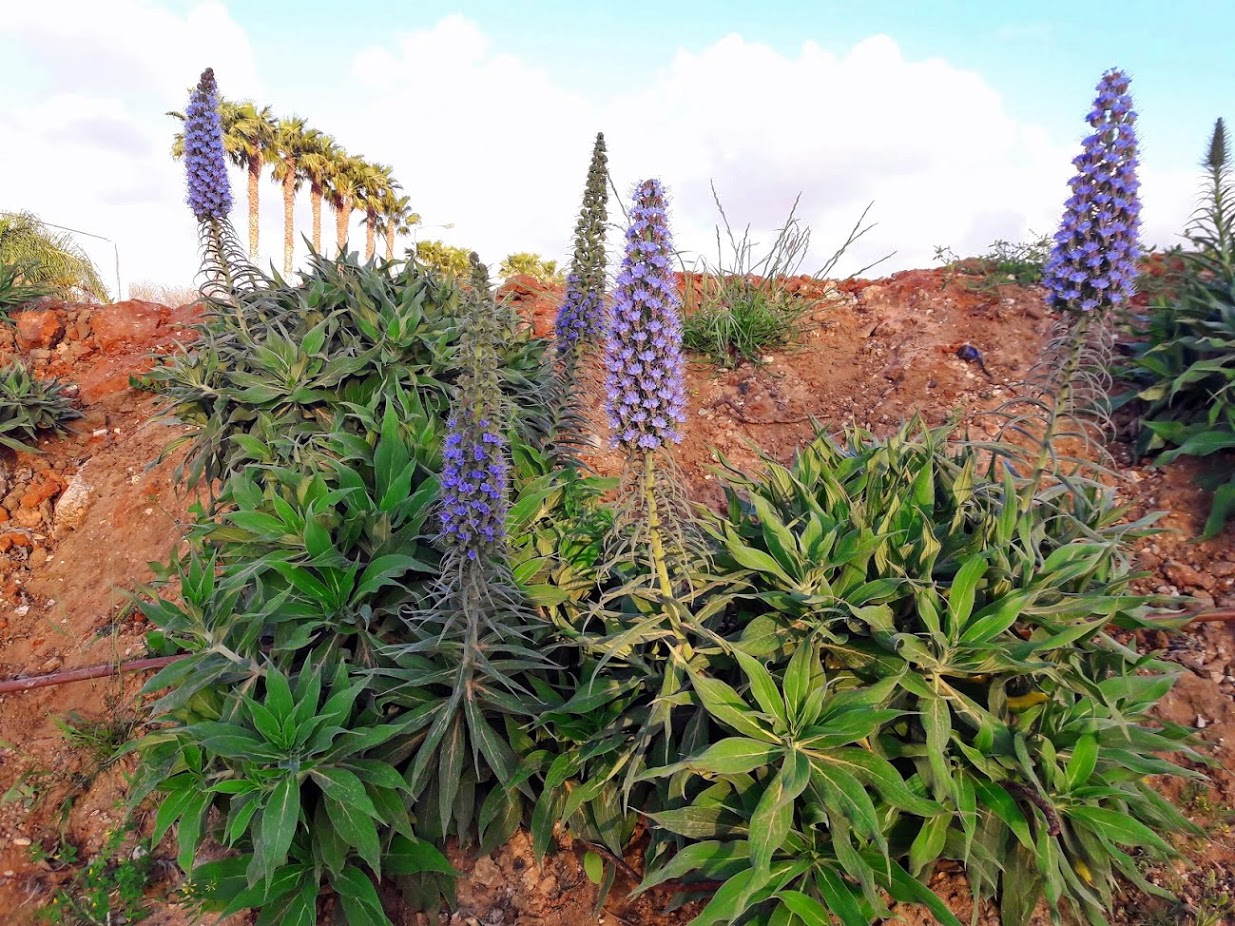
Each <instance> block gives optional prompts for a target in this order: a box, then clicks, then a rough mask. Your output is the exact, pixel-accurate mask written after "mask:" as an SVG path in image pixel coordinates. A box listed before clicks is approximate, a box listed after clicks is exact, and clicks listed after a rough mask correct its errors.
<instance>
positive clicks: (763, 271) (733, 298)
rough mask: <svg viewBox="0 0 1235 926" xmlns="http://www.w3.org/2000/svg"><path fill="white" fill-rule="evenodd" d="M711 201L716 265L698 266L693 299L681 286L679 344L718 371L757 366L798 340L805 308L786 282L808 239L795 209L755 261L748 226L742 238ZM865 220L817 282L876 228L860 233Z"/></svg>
mask: <svg viewBox="0 0 1235 926" xmlns="http://www.w3.org/2000/svg"><path fill="white" fill-rule="evenodd" d="M712 197H713V199H714V200H715V202H716V209H717V211H718V212H719V213H720V219H721V224H720V225H719V226H717V228H716V249H717V258H716V262H715V264H712V263H710V262H709V261H707V260H702V261H701V262H700V267H699V269H700V273H699V286H700V288H699V290H698V291H696V290H695V289H694V288H693V287H692V286H691V285H690V282H689V277H687V278H686V279H687V283H686V291H685V294H684V295H685V298H684V303H685V313H684V316H685V317H684V318H683V322H682V343H683V345H684V346H685V347H686V349H687V350H690V351H693V352H695V353H698V354H702V355H704V356H705V357H707V358H708V359H709V360H710V361H712V362H713V363H716V364H718V365H720V366H724V367H736V366H739V365H741V364H742V363H757V362H758V361H759V360H760V359H761V358H762V357H763V356H764V355H765V354H767V353H768V352H770V351H774V350H779V349H782V348H785V347H787V346H789V345H791V344H793V343H794V342H795V341H796V340H797V338H798V336H799V334H800V332H801V321H802V318H803V316H804V315H806V314H807V312H808V311H809V310H810V303H809V301H807V300H804V299H802V298H801V297H799V296H797V295H796V294H795V293H793V292H791V291H790V290H789V288H788V282H789V280H790V279H791V278H793V277H795V276H798V275H800V274H801V270H802V265H803V263H804V261H805V259H806V255H807V252H808V251H809V250H810V237H811V232H810V229H809V228H808V227H806V226H805V225H803V224H802V223H801V221H800V220H799V219H798V218H797V215H796V213H797V202H796V201H795V202H794V204H793V208H792V209H791V210H790V211H789V216H788V218H786V219H785V224H784V225H783V226H781V228H779V229H777V231H776V236H775V238H774V239H773V240H772V243H771V245H770V246H769V247H768V249H767V251H766V253H764V254H762V255H759V254H758V253H756V248H757V246H758V245H757V243H756V242H754V241H751V237H750V226H749V225H748V226H747V227H746V228H745V229H744V230H743V231H742V235H741V237H740V238H739V237H738V236H737V235H736V234H735V233H734V230H733V227H732V225H730V223H729V216H728V215H727V214H726V213H725V209H724V206H722V205H721V202H720V197H719V195H718V194H717V193H716V189H715V187H713V189H712ZM867 211H869V207H868V210H867ZM865 220H866V211H864V212H863V213H862V216H861V218H859V219H858V222H857V223H856V224H855V225H854V227H853V229H852V230H851V231H850V233H849V236H848V238H847V239H846V240H845V242H844V244H842V245H841V246H840V247H839V248H838V249H837V250H836V253H834V254H833V255H832V257H831V258H829V260H828V261H827V263H826V264H825V265H824V266H823V267H822V268H821V269H819V270H818V271H817V272H815V273H814V274H812V275H813V276H814V277H815V278H817V279H820V280H823V279H826V278H827V276H828V274H829V273H831V271H832V269H833V268H834V267H835V266H836V264H837V262H838V261H839V260H840V259H841V257H842V256H843V255H844V253H845V251H846V250H848V248H849V247H850V246H851V245H852V244H853V243H854V242H856V241H857V240H858V239H859V238H861V237H862V236H863V235H864V234H866V232H868V231H869V230H870V229H871V228H872V227H873V226H870V225H867V226H864V225H863V224H862V223H863V222H864V221H865ZM722 227H723V232H722ZM726 246H727V253H726ZM885 259H886V258H885ZM876 263H878V261H877V262H876ZM871 266H873V265H871ZM867 269H869V267H864V268H863V270H862V271H858V273H861V272H863V271H864V270H867Z"/></svg>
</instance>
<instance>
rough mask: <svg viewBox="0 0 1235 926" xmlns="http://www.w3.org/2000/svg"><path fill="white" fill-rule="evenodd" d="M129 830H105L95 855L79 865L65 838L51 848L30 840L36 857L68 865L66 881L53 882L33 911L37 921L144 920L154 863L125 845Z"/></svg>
mask: <svg viewBox="0 0 1235 926" xmlns="http://www.w3.org/2000/svg"><path fill="white" fill-rule="evenodd" d="M131 834H132V825H131V824H126V825H125V826H123V827H121V828H119V829H116V830H113V831H112V832H110V833H108V834H107V839H106V841H105V842H104V844H103V846H102V848H101V849H100V850H99V852H98V854H96V855H95V856H94V857H93V858H91V859H90V861H89V862H87V863H86V864H85V865H81V864H80V862H79V858H78V850H77V847H76V846H74V845H73V844H72V843H70V842H68V841H67V840H61V841H60V843H59V844H58V845H57V846H56V848H55V850H53V851H52V852H46V851H44V850H43V849H42V847H41V846H38V844H37V843H36V845H35V846H34V847H32V849H34V850H35V851H34V852H32V855H34V856H35V860H36V861H46V862H47V863H48V864H50V865H52V866H53V867H68V868H73V869H74V871H73V874H72V877H71V878H70V879H69V881H68V883H67V884H65V885H62V886H60V887H57V888H56V890H55V892H54V893H53V894H52V898H51V900H50V901H49V902H48V903H47V904H46V905H45V906H44V907H43V908H42V909H40V910H39V911H38V913H37V914H36V919H37V921H38V922H40V923H47V924H55V926H115V924H120V923H138V922H140V921H141V920H143V919H145V918H146V916H148V915H149V911H148V910H147V908H146V902H145V897H146V893H147V891H148V889H149V886H150V882H151V876H152V874H153V869H154V865H153V859H152V857H151V856H150V855H149V853H146V852H144V851H141V850H140V849H138V850H132V849H129V848H128V844H129V843H130V842H131V840H130V838H129V837H130V836H131Z"/></svg>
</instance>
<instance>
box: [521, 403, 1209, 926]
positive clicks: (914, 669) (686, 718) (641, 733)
mask: <svg viewBox="0 0 1235 926" xmlns="http://www.w3.org/2000/svg"><path fill="white" fill-rule="evenodd" d="M848 444H849V447H850V449H849V450H847V451H846V450H842V449H841V448H840V447H839V446H838V445H837V444H835V443H833V442H832V441H831V440H830V439H828V438H827V437H825V436H820V437H819V438H817V439H816V440H815V441H814V443H812V444H810V445H809V446H807V447H806V448H804V449H803V450H802V451H801V452H800V453H799V455H798V457H797V458H796V460H795V462H794V463H793V465H792V466H790V467H783V466H780V465H778V464H776V463H775V462H774V461H772V460H770V459H769V460H765V461H763V472H764V475H762V476H759V477H752V476H746V475H743V474H741V473H737V472H732V471H731V472H732V475H731V488H730V491H729V506H728V511H727V513H725V514H724V515H723V516H721V517H717V518H715V519H713V520H712V521H711V522H710V532H711V534H712V536H713V537H714V539H715V550H714V553H713V560H712V563H711V565H710V566H709V567H707V569H706V570H705V571H704V572H703V573H702V574H700V576H698V578H697V582H696V591H695V592H694V594H693V597H690V598H689V599H688V600H686V601H683V602H682V603H681V605H680V606H678V605H677V604H676V603H675V602H671V601H670V602H666V601H664V600H661V601H659V602H657V601H653V600H635V601H631V600H624V601H623V607H622V608H621V610H620V611H617V612H609V611H602V612H600V613H599V614H597V612H595V611H587V610H584V611H578V612H575V613H576V614H577V617H576V618H575V620H574V621H572V622H570V623H569V626H572V627H576V626H577V627H578V628H579V633H578V634H576V635H575V636H574V639H576V640H578V641H579V642H580V644H581V645H582V647H583V652H584V654H585V655H584V661H583V663H582V665H581V667H580V672H581V675H580V680H579V683H578V686H577V688H578V693H577V695H576V696H575V697H574V698H573V699H572V701H573V702H575V703H567V704H565V705H563V706H562V707H561V708H558V709H556V710H555V711H552V712H549V713H546V714H545V715H544V717H543V719H542V722H543V723H544V724H546V725H549V726H550V727H551V729H553V730H554V731H555V738H556V739H557V740H558V742H559V743H561V744H562V745H563V746H567V745H568V744H571V743H576V744H577V745H574V746H570V748H569V749H568V750H567V751H566V752H564V753H563V754H562V755H560V756H559V757H558V759H556V760H555V761H554V763H553V767H552V769H551V770H550V773H549V778H548V779H546V781H547V783H548V784H550V785H551V788H552V790H551V791H549V790H547V791H546V792H545V796H544V797H542V804H544V805H546V809H545V810H544V813H543V814H540V813H539V811H540V808H539V807H538V813H537V814H534V815H533V820H532V828H533V839H534V843H535V844H537V845H538V846H545V845H548V838H549V837H548V832H547V827H548V825H550V824H551V822H552V821H553V820H556V819H559V818H560V819H562V820H563V821H564V822H566V823H567V825H568V826H569V827H571V828H572V829H576V830H577V831H578V834H579V835H581V836H583V837H585V838H589V837H590V838H592V839H595V840H597V841H601V840H603V842H604V843H605V844H606V845H610V846H611V845H612V844H613V843H615V842H617V843H620V842H621V840H622V839H623V838H624V836H625V835H626V832H627V830H626V829H624V828H623V827H626V826H629V824H630V822H631V818H630V817H629V816H626V815H623V814H621V813H615V810H616V808H619V807H622V806H629V807H632V808H636V809H637V810H638V811H639V813H640V814H643V815H645V816H646V817H647V818H648V819H649V820H650V821H651V823H652V827H651V832H650V843H649V845H648V848H647V850H646V855H645V864H646V869H645V870H646V875H645V880H644V882H643V884H642V885H641V888H640V890H648V889H650V888H652V887H654V886H656V885H659V884H663V883H664V882H666V881H674V882H677V885H678V888H679V890H681V891H685V892H689V890H690V885H691V883H692V881H698V882H706V883H712V884H714V883H715V882H717V881H721V882H724V883H723V886H721V887H720V888H719V889H718V890H717V891H716V892H715V894H714V895H713V896H712V897H711V900H710V901H709V903H708V905H707V907H706V908H705V909H704V911H703V913H702V914H701V915H700V916H699V918H698V919H696V920H695V921H694V922H695V923H696V924H700V923H703V924H711V923H716V924H719V923H734V922H742V923H760V924H778V923H785V922H793V917H794V916H797V917H800V918H802V919H803V920H805V921H806V922H821V923H822V922H827V921H828V916H829V915H831V916H834V917H836V918H838V919H839V920H840V921H841V922H844V923H853V924H865V923H868V922H873V921H875V920H876V919H877V918H878V917H881V916H886V915H887V911H886V908H885V907H884V892H886V894H887V895H888V896H890V897H892V898H893V899H896V900H912V901H915V902H920V903H924V904H926V905H927V906H929V907H930V909H931V910H932V912H933V913H934V914H935V916H936V917H937V918H938V919H939V920H940V921H941V922H945V923H956V919H955V917H954V916H953V915H952V914H951V913H949V912H948V910H947V909H946V908H945V907H944V906H943V904H942V902H941V901H940V900H939V899H938V898H936V897H934V895H933V894H931V893H930V891H929V890H927V889H926V888H925V887H924V886H923V884H922V881H921V880H920V879H922V878H924V877H925V876H926V875H927V874H928V873H929V872H930V870H931V868H932V867H933V866H934V865H935V864H936V862H937V861H938V860H940V859H954V860H957V861H960V862H961V863H962V864H963V865H964V867H965V870H966V871H967V873H968V875H969V878H970V881H971V885H972V887H973V891H974V894H975V895H976V896H977V897H978V898H979V899H980V900H986V899H991V898H997V899H998V900H999V903H1000V906H1001V910H1002V916H1003V922H1004V923H1007V924H1010V926H1017V924H1024V923H1027V922H1028V921H1029V917H1030V914H1031V913H1032V911H1033V909H1034V907H1035V906H1036V904H1037V903H1038V901H1039V900H1040V899H1043V898H1044V899H1045V900H1046V901H1047V902H1048V903H1049V904H1050V905H1051V906H1053V907H1058V908H1061V909H1067V910H1070V911H1071V912H1072V913H1073V914H1075V915H1076V916H1078V917H1079V918H1082V919H1085V920H1087V921H1090V922H1099V921H1101V917H1102V910H1103V909H1104V908H1106V909H1109V907H1110V904H1111V902H1112V899H1113V892H1114V890H1115V888H1116V885H1117V883H1118V880H1117V879H1121V878H1122V879H1128V880H1130V881H1132V882H1133V883H1135V884H1137V885H1138V886H1141V887H1142V888H1143V889H1146V890H1151V891H1155V892H1157V891H1158V889H1156V888H1154V887H1153V886H1152V885H1148V884H1147V883H1146V882H1145V881H1144V879H1143V878H1142V877H1141V875H1140V872H1139V870H1138V867H1137V861H1136V859H1134V858H1133V856H1132V854H1131V853H1132V851H1133V850H1135V851H1137V852H1138V853H1142V854H1144V853H1148V854H1149V855H1151V856H1155V857H1159V856H1165V855H1168V854H1169V853H1170V851H1171V850H1170V846H1169V845H1168V844H1167V843H1166V842H1165V841H1164V839H1163V838H1162V836H1161V835H1160V834H1165V833H1169V832H1171V831H1178V830H1185V829H1188V824H1187V823H1186V822H1185V821H1184V819H1183V818H1182V816H1181V815H1180V814H1179V813H1178V812H1177V811H1176V810H1175V809H1174V808H1172V807H1171V806H1170V804H1169V803H1167V802H1166V801H1165V800H1163V799H1162V798H1161V797H1159V796H1158V794H1157V793H1156V791H1155V790H1154V789H1153V788H1152V787H1151V786H1150V785H1149V784H1148V783H1147V782H1146V780H1145V778H1146V776H1148V775H1157V774H1176V775H1185V776H1186V775H1190V774H1192V773H1189V772H1186V771H1184V770H1182V769H1180V768H1178V767H1176V766H1174V765H1172V764H1170V763H1169V762H1167V761H1165V760H1164V759H1163V758H1161V757H1160V756H1161V755H1162V754H1167V753H1171V752H1178V751H1180V750H1184V751H1185V753H1186V754H1188V755H1189V756H1191V757H1192V758H1196V756H1195V754H1194V753H1191V752H1190V751H1188V750H1187V747H1186V745H1185V743H1186V735H1187V734H1186V731H1184V730H1182V729H1179V728H1176V727H1173V726H1170V725H1166V726H1161V725H1158V724H1157V723H1150V722H1149V718H1148V712H1149V711H1150V709H1151V708H1152V706H1153V704H1154V703H1156V701H1157V700H1158V699H1159V698H1161V697H1162V695H1163V694H1165V692H1166V691H1167V690H1168V689H1169V687H1170V685H1171V680H1172V676H1171V675H1170V674H1169V672H1170V671H1171V670H1170V669H1169V667H1168V666H1167V665H1165V664H1162V663H1158V662H1155V661H1154V660H1153V659H1151V658H1148V657H1140V656H1138V655H1136V654H1135V653H1133V652H1131V651H1130V650H1127V649H1125V648H1123V647H1121V646H1119V645H1118V644H1116V643H1115V641H1114V640H1113V639H1112V638H1111V637H1110V635H1109V634H1108V633H1107V630H1106V628H1107V627H1108V625H1111V624H1114V625H1116V626H1121V627H1139V626H1146V622H1145V615H1146V612H1147V610H1148V606H1149V605H1150V603H1151V602H1150V601H1149V600H1148V599H1144V598H1140V597H1138V596H1136V595H1133V594H1131V592H1130V590H1129V582H1130V580H1131V578H1132V575H1131V573H1129V571H1128V569H1127V566H1126V564H1125V559H1124V557H1122V556H1121V555H1120V545H1121V541H1122V538H1123V537H1125V536H1127V534H1126V528H1124V527H1123V526H1118V527H1117V526H1114V521H1115V520H1116V518H1115V514H1116V513H1114V512H1112V511H1110V510H1109V506H1108V508H1107V509H1102V511H1101V512H1100V513H1099V514H1096V515H1095V520H1094V523H1093V526H1092V529H1091V531H1090V533H1089V534H1087V535H1084V536H1079V537H1078V536H1076V535H1075V532H1074V530H1073V525H1072V523H1071V522H1070V521H1067V520H1064V519H1059V518H1057V517H1055V516H1054V515H1053V512H1052V509H1051V508H1050V507H1048V506H1031V507H1029V508H1028V509H1025V508H1023V507H1022V506H1021V505H1020V503H1019V486H1018V485H1017V484H1016V483H1015V482H1013V481H1012V478H1011V476H1010V475H1009V476H1008V477H1007V478H1006V479H1004V480H1002V481H990V480H988V479H986V478H985V477H984V476H983V475H982V473H981V469H980V465H979V463H980V458H981V454H980V452H979V450H978V449H977V448H975V447H974V446H972V445H969V444H965V443H960V444H949V443H948V442H947V441H946V440H945V436H944V433H943V432H932V431H925V430H920V429H918V428H917V427H916V426H913V425H910V426H908V427H906V429H905V430H903V431H902V432H900V433H899V434H897V435H894V436H893V437H891V438H889V439H887V440H875V439H873V438H871V437H870V436H869V435H865V434H860V433H858V434H853V435H850V437H849V440H848ZM1137 529H1139V528H1138V527H1137V526H1134V527H1133V530H1134V531H1135V530H1137ZM598 622H599V623H598ZM602 631H606V632H602ZM623 731H625V732H623ZM565 795H570V797H569V798H567V797H565ZM623 801H625V803H623ZM538 821H539V826H538ZM598 836H599V839H597V837H598Z"/></svg>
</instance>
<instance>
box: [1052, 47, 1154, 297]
mask: <svg viewBox="0 0 1235 926" xmlns="http://www.w3.org/2000/svg"><path fill="white" fill-rule="evenodd" d="M1128 84H1129V80H1128V76H1127V75H1126V74H1124V73H1123V72H1122V71H1118V70H1110V71H1107V72H1106V73H1105V74H1103V75H1102V80H1101V81H1100V82H1099V83H1098V97H1097V99H1096V100H1094V106H1093V110H1092V112H1090V114H1089V125H1090V126H1091V128H1092V129H1093V131H1092V133H1091V134H1090V135H1089V137H1088V138H1086V139H1085V142H1084V147H1083V149H1082V151H1081V153H1080V154H1079V155H1077V156H1076V158H1075V159H1074V160H1073V161H1072V163H1073V164H1075V165H1076V169H1077V170H1076V176H1074V177H1073V178H1072V180H1071V181H1069V185H1070V187H1071V189H1072V195H1071V196H1070V197H1069V198H1068V201H1067V203H1066V205H1065V207H1064V216H1063V221H1062V222H1061V223H1060V226H1059V231H1058V232H1057V233H1056V234H1055V247H1054V249H1053V250H1052V251H1051V256H1050V258H1049V259H1048V260H1047V262H1046V267H1045V268H1044V270H1043V279H1042V282H1043V284H1044V285H1045V286H1046V289H1047V301H1048V302H1049V303H1050V305H1051V307H1052V308H1055V309H1059V310H1061V311H1071V312H1093V311H1101V310H1102V309H1104V308H1106V307H1108V306H1117V307H1118V306H1125V305H1127V304H1128V302H1129V300H1131V298H1132V296H1133V294H1134V293H1135V292H1136V276H1137V262H1138V260H1139V259H1140V256H1141V246H1140V227H1141V219H1140V215H1141V201H1140V196H1139V191H1140V183H1139V182H1138V181H1137V178H1136V167H1137V158H1136V128H1135V125H1136V112H1135V111H1134V110H1133V109H1132V97H1131V96H1129V95H1128Z"/></svg>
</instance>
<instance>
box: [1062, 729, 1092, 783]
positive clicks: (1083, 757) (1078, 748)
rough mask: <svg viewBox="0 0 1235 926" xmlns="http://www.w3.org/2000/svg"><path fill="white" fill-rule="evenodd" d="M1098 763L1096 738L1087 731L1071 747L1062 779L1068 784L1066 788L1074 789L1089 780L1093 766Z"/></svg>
mask: <svg viewBox="0 0 1235 926" xmlns="http://www.w3.org/2000/svg"><path fill="white" fill-rule="evenodd" d="M1097 764H1098V738H1097V737H1096V736H1094V735H1093V734H1092V733H1087V734H1085V735H1084V736H1082V737H1081V738H1080V739H1078V740H1077V741H1076V745H1075V746H1073V747H1072V758H1070V759H1069V760H1068V767H1067V768H1066V769H1065V770H1064V780H1065V781H1066V782H1067V784H1068V788H1067V789H1068V790H1069V791H1074V790H1075V789H1077V788H1079V787H1080V786H1081V785H1083V784H1085V783H1086V782H1088V781H1089V776H1090V775H1092V774H1093V770H1094V767H1095V766H1096V765H1097Z"/></svg>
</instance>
